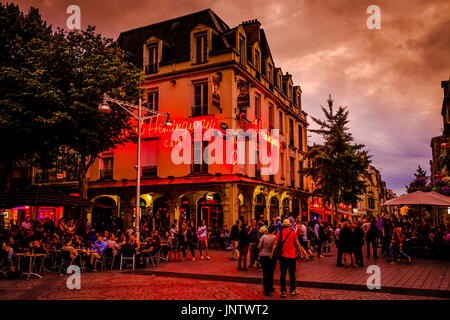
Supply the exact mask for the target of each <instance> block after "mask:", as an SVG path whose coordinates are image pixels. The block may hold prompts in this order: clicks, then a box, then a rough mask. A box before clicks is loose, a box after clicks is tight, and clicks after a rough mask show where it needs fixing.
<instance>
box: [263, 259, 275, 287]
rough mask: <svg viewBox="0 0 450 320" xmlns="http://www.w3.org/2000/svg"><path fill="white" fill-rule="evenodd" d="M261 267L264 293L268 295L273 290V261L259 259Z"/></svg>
mask: <svg viewBox="0 0 450 320" xmlns="http://www.w3.org/2000/svg"><path fill="white" fill-rule="evenodd" d="M261 266H262V272H263V283H264V293H265V294H266V295H269V293H270V292H272V289H273V274H274V271H275V260H272V259H270V257H267V256H263V257H261Z"/></svg>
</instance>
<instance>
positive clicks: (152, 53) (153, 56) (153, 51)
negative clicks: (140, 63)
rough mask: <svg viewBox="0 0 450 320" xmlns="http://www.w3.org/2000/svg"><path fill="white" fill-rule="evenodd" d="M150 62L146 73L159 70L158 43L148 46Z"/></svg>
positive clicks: (146, 67)
mask: <svg viewBox="0 0 450 320" xmlns="http://www.w3.org/2000/svg"><path fill="white" fill-rule="evenodd" d="M147 50H148V64H147V65H146V66H145V74H151V73H157V72H158V43H152V44H150V45H148V46H147Z"/></svg>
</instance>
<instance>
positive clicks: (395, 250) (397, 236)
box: [387, 221, 412, 264]
mask: <svg viewBox="0 0 450 320" xmlns="http://www.w3.org/2000/svg"><path fill="white" fill-rule="evenodd" d="M404 240H405V234H404V233H403V231H402V227H401V225H400V223H399V222H398V221H396V222H395V223H394V230H393V232H392V240H391V245H390V247H389V250H390V254H391V258H390V259H389V260H388V261H387V262H390V263H391V264H395V263H396V262H397V254H400V255H402V256H403V257H405V258H406V259H408V263H409V264H411V262H412V259H411V257H410V256H408V255H407V254H406V253H404V252H403V250H402V249H403V241H404Z"/></svg>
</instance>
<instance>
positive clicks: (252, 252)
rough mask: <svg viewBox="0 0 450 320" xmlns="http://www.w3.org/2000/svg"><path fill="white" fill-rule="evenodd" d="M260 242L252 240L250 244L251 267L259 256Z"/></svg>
mask: <svg viewBox="0 0 450 320" xmlns="http://www.w3.org/2000/svg"><path fill="white" fill-rule="evenodd" d="M257 250H258V242H250V246H249V247H248V251H249V252H250V264H249V265H250V267H252V266H253V264H254V263H255V261H256V260H257V258H258V252H257Z"/></svg>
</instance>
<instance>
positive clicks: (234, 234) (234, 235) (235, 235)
mask: <svg viewBox="0 0 450 320" xmlns="http://www.w3.org/2000/svg"><path fill="white" fill-rule="evenodd" d="M241 224H242V222H241V220H236V224H235V225H234V226H232V227H231V231H230V239H231V243H232V244H233V249H232V250H231V258H230V260H237V259H238V258H239V251H238V242H239V230H240V229H241Z"/></svg>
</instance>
